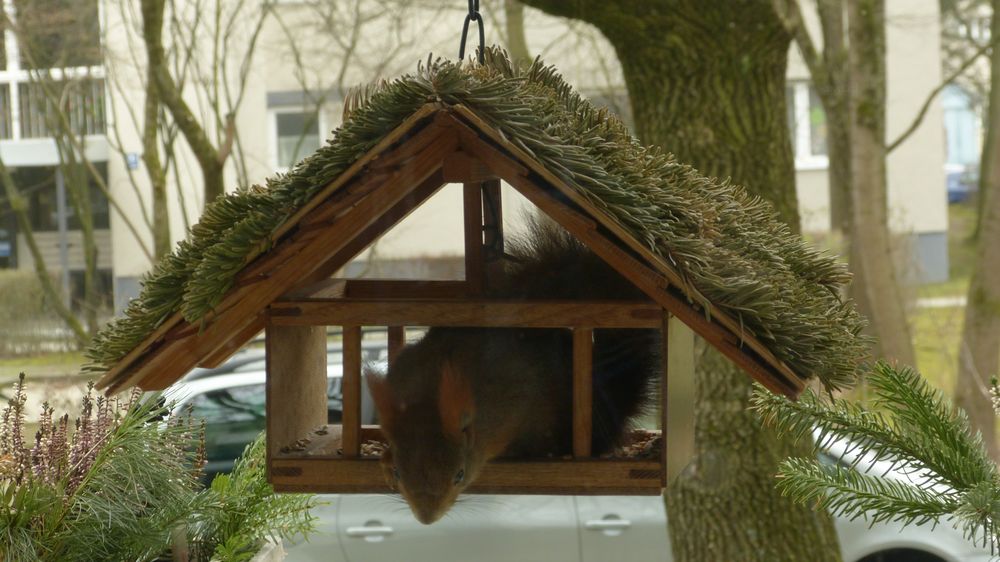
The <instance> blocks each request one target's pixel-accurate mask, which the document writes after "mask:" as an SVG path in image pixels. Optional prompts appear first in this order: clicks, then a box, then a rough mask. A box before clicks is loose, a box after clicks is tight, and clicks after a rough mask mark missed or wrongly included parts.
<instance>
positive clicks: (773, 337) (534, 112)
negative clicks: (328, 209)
mask: <svg viewBox="0 0 1000 562" xmlns="http://www.w3.org/2000/svg"><path fill="white" fill-rule="evenodd" d="M437 113H448V114H451V115H458V116H459V117H462V118H463V119H464V120H463V121H462V122H463V123H465V124H466V125H468V126H469V129H471V130H473V131H474V132H476V133H478V134H479V135H480V136H482V137H483V138H487V140H489V139H492V140H493V141H495V143H497V144H499V143H502V144H504V145H505V146H507V147H508V148H509V150H508V152H516V153H517V154H516V155H515V156H517V157H518V161H519V162H524V163H529V164H530V168H531V170H533V172H532V173H533V175H534V176H541V179H540V181H542V180H546V178H548V180H550V181H549V183H550V184H552V183H558V184H559V185H560V186H562V188H563V189H566V190H568V191H567V192H566V193H565V195H567V196H569V198H570V199H572V200H573V202H574V203H575V204H576V206H577V208H579V209H582V212H583V213H584V214H587V215H589V216H591V217H595V219H599V222H601V223H602V224H604V225H608V226H610V227H612V228H613V230H614V231H615V232H617V233H619V238H620V242H622V243H623V245H624V246H627V247H628V249H629V250H630V251H631V252H632V253H633V254H635V255H638V256H639V257H640V258H642V259H643V260H644V261H645V262H647V263H648V264H649V265H650V267H651V268H652V269H654V270H656V271H657V272H659V273H660V274H661V275H663V278H664V281H663V285H664V286H667V285H669V288H670V290H671V291H674V292H675V293H676V294H677V295H679V296H680V297H681V298H683V299H684V300H685V301H686V302H688V303H690V304H691V306H692V307H693V308H694V309H695V310H698V311H700V314H702V315H704V316H705V317H710V316H711V315H712V314H713V312H714V314H716V315H717V316H720V317H725V318H728V319H730V325H731V326H734V327H735V329H733V330H732V331H733V332H734V333H735V334H736V335H737V337H739V338H741V341H750V342H752V343H754V344H755V345H754V348H755V350H756V351H757V352H758V353H759V354H761V355H764V356H766V357H769V358H770V361H771V363H777V364H779V367H780V368H781V369H783V370H784V371H785V372H788V373H791V376H792V377H794V378H797V379H799V380H800V381H801V380H806V379H809V378H811V377H813V376H817V377H819V379H820V380H821V382H822V383H823V384H824V385H825V386H827V387H828V388H838V387H842V386H845V385H847V384H849V383H850V382H851V381H852V380H853V378H854V373H855V369H856V366H857V364H858V362H859V361H860V360H861V359H862V358H863V357H864V356H865V353H866V342H865V340H864V338H863V337H862V336H860V332H861V330H862V328H863V325H864V322H863V320H862V318H861V317H860V316H859V315H858V313H857V311H856V309H855V308H854V306H853V305H852V304H851V303H850V302H847V301H845V300H843V299H842V298H841V297H840V293H841V289H842V286H843V285H844V284H845V283H846V282H847V281H848V280H849V274H848V273H847V271H846V269H845V268H844V266H843V265H842V264H840V263H838V262H837V261H836V260H835V259H834V258H833V257H832V256H829V255H826V254H824V253H822V252H819V251H817V250H815V249H813V248H811V247H810V246H808V245H807V244H806V243H804V242H803V241H802V239H801V238H800V237H799V236H797V235H795V234H793V233H792V232H791V231H790V230H789V228H788V226H787V225H785V224H783V223H782V222H781V221H780V220H779V219H778V218H777V215H776V213H775V212H774V210H773V209H772V208H771V206H770V205H769V204H768V203H767V202H765V201H763V200H761V199H760V198H757V197H754V196H752V195H750V194H749V193H748V192H747V191H746V190H745V189H744V188H742V187H740V186H736V185H733V184H731V183H730V182H728V181H720V180H716V179H713V178H706V177H704V176H702V175H700V174H699V173H698V172H697V171H696V170H694V169H693V168H691V167H690V166H687V165H684V164H682V163H679V162H677V161H676V159H675V158H674V157H673V156H672V155H670V154H668V153H666V152H664V151H662V150H661V149H659V148H657V147H647V146H643V145H642V144H640V143H639V142H638V140H636V139H635V138H634V137H632V136H631V134H630V133H629V132H628V130H627V129H626V127H625V126H624V125H623V124H622V123H621V122H620V121H619V120H618V119H617V118H616V117H614V116H613V115H610V114H609V113H608V112H607V111H606V110H602V109H598V108H595V107H594V106H593V105H591V104H590V103H589V102H588V101H587V100H585V99H584V98H582V97H581V96H580V95H579V94H577V93H576V92H575V91H573V89H572V88H571V87H570V86H569V85H568V84H566V83H565V82H564V81H563V80H562V78H561V77H560V76H559V75H558V74H557V73H556V71H555V70H554V69H553V68H552V67H548V66H545V65H543V64H542V63H541V62H540V61H536V62H535V63H534V64H532V65H530V66H529V67H527V68H516V67H514V66H512V65H511V63H510V62H509V60H508V59H507V57H506V55H505V54H504V53H503V52H502V51H499V50H494V49H490V50H488V52H487V56H486V62H485V64H483V65H468V64H465V65H462V64H458V63H455V62H450V61H442V60H436V61H430V60H428V63H427V64H426V65H420V66H419V67H418V70H417V71H416V73H414V74H412V75H407V76H403V77H400V78H397V79H395V80H392V81H388V82H380V83H378V84H376V85H372V86H370V87H369V88H368V89H366V90H364V91H363V92H360V93H359V94H358V95H357V96H355V97H354V98H352V99H351V100H349V103H348V109H347V110H346V111H345V122H344V124H343V125H342V126H341V127H340V128H338V129H337V130H336V131H334V135H333V138H332V139H331V140H330V141H328V143H327V144H326V145H325V146H323V147H321V148H320V149H319V150H317V151H316V152H315V153H314V154H312V155H311V156H309V157H307V158H305V159H304V160H302V161H301V162H300V163H299V164H298V165H297V166H295V167H294V168H293V169H292V170H291V171H290V172H289V173H287V174H284V175H278V176H276V177H274V178H271V179H270V180H268V181H267V182H266V185H265V186H253V187H251V188H249V189H242V190H239V191H236V192H234V193H230V194H227V195H226V196H224V197H221V198H219V199H218V200H216V201H214V202H213V203H212V204H210V205H209V206H208V207H207V208H206V209H205V212H204V214H203V216H202V218H201V220H200V222H199V223H198V224H197V225H195V226H194V227H192V229H191V232H190V234H189V236H188V238H187V240H185V241H183V242H181V243H180V244H178V246H177V247H176V249H175V250H174V252H173V253H171V254H170V255H169V256H167V257H165V258H164V259H162V260H161V261H160V262H159V263H158V264H157V265H156V266H155V267H154V269H153V271H152V272H151V273H149V274H148V275H147V276H146V277H145V278H144V280H143V290H142V293H141V295H140V296H139V297H138V298H136V299H134V300H133V301H132V302H131V303H130V304H129V306H128V307H127V309H126V310H125V312H124V314H123V315H122V316H120V317H119V318H117V319H115V320H114V321H112V322H111V323H110V324H109V325H108V326H107V327H105V329H103V330H102V331H101V332H100V333H99V334H98V335H97V336H96V337H95V338H94V340H93V342H92V343H91V345H90V347H89V349H88V350H87V355H88V358H89V360H90V362H89V364H88V365H87V366H86V367H85V368H86V369H87V370H88V371H91V372H94V373H97V374H101V375H103V377H102V378H101V380H100V381H99V386H100V387H102V388H107V389H108V390H109V391H117V390H120V389H122V388H125V387H127V386H131V385H133V384H138V385H140V386H143V387H144V388H152V387H156V386H165V385H167V384H170V383H172V382H173V381H174V380H176V378H179V376H181V375H182V374H183V371H182V372H181V373H180V374H172V375H170V376H169V377H167V378H166V380H158V381H155V382H156V384H151V383H150V380H149V376H148V375H142V376H137V375H136V374H135V372H138V371H141V370H142V369H143V368H145V363H146V362H147V361H148V360H149V357H150V356H151V355H152V354H154V353H157V352H159V351H160V350H162V349H163V348H165V347H168V346H170V345H172V342H173V341H176V340H177V339H178V338H180V337H188V336H190V335H191V334H192V333H194V334H196V333H197V332H198V330H199V329H201V328H203V327H204V326H205V325H207V324H209V323H211V322H212V321H213V319H214V318H215V317H216V315H217V314H218V309H219V308H220V307H221V306H222V305H223V303H224V301H225V299H226V298H229V297H232V296H233V295H234V294H236V293H237V292H238V290H239V289H240V288H241V283H244V282H247V281H246V280H247V279H248V277H249V274H251V273H252V270H253V269H254V268H255V267H256V265H257V264H259V263H260V262H261V261H262V260H266V259H267V258H268V257H269V256H268V253H269V252H271V251H272V248H279V247H280V243H281V242H282V241H283V240H285V238H284V237H286V236H287V234H288V232H290V229H292V228H293V227H294V225H295V224H296V223H297V221H299V220H300V219H301V218H302V217H303V215H304V213H306V212H308V211H311V210H314V209H315V208H316V207H317V206H318V205H320V204H322V200H323V199H324V198H325V197H327V196H329V195H330V194H331V193H337V190H344V189H348V188H347V187H345V186H349V185H350V184H349V182H348V181H347V179H349V177H353V176H356V175H357V174H358V173H360V172H361V171H363V170H364V169H365V166H368V165H370V163H371V159H372V158H373V156H372V153H373V152H376V149H377V148H379V147H384V146H386V145H389V144H391V143H393V142H408V141H407V140H406V139H408V138H409V139H410V141H412V142H419V138H418V137H419V133H415V131H418V128H419V126H420V124H426V123H427V121H428V120H429V119H431V118H432V117H433V116H434V115H435V114H437ZM383 179H384V178H383ZM365 186H366V187H364V188H363V189H362V188H359V189H358V194H357V197H364V196H365V195H366V193H367V192H366V191H365V189H369V190H375V191H377V190H378V189H381V188H380V187H378V186H374V187H373V184H372V182H368V183H367V184H365ZM320 243H322V242H320ZM291 288H292V287H291V286H289V287H287V289H291ZM260 304H261V306H262V307H266V306H267V304H269V303H267V302H262V303H260ZM240 326H241V327H240V328H239V329H238V330H235V331H234V333H233V334H231V336H232V339H233V340H234V341H233V342H231V343H232V344H233V345H232V346H231V350H235V349H236V347H238V346H240V345H242V344H243V343H245V340H247V339H249V338H250V337H252V336H253V335H254V333H256V331H257V330H259V327H257V329H251V327H250V326H246V325H240ZM192 349H193V353H195V354H201V355H207V354H209V353H212V352H214V351H217V350H215V349H208V348H205V349H202V348H200V347H198V346H195V347H194V348H192ZM202 358H203V357H194V358H193V359H192V361H193V362H194V363H193V364H192V365H191V367H193V366H194V365H195V364H197V362H199V361H200V360H201V359H202ZM188 368H190V367H188ZM185 370H186V369H185ZM789 393H791V394H795V392H789Z"/></svg>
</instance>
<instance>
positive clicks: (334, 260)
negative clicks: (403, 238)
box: [292, 170, 444, 290]
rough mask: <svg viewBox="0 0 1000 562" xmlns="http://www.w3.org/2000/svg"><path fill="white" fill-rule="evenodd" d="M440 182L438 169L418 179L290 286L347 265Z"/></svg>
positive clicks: (439, 185)
mask: <svg viewBox="0 0 1000 562" xmlns="http://www.w3.org/2000/svg"><path fill="white" fill-rule="evenodd" d="M443 185H444V179H442V177H441V173H440V170H439V171H438V172H436V173H434V174H431V175H430V176H428V177H427V179H426V180H424V181H423V182H421V184H420V185H418V186H417V187H416V188H414V189H413V191H411V192H410V193H408V194H407V195H406V196H404V197H403V199H402V200H400V201H399V203H397V204H396V205H395V206H393V207H392V208H390V209H389V210H388V211H386V212H385V213H383V214H382V216H380V217H379V218H378V220H376V221H375V222H373V223H372V224H371V225H370V226H368V227H367V228H365V229H364V230H362V231H361V232H360V233H358V234H357V235H356V236H355V237H354V239H353V240H351V241H350V242H349V243H348V244H347V245H345V246H344V247H343V248H342V249H341V250H340V251H339V252H337V253H336V254H334V256H333V257H331V258H330V259H328V260H327V261H326V262H325V263H323V264H322V265H320V266H319V267H318V268H317V269H316V270H315V271H313V272H312V273H311V274H309V275H306V276H304V277H303V278H302V279H301V280H300V281H299V282H298V283H296V285H295V286H293V287H292V290H296V289H297V288H298V287H302V286H305V285H310V284H312V283H316V282H318V281H321V280H322V279H325V278H327V277H329V276H331V275H333V274H334V273H336V272H337V271H339V270H340V268H342V267H344V266H345V265H347V263H348V262H349V261H351V260H352V259H354V257H355V256H356V255H358V254H359V253H361V252H362V251H363V250H364V249H365V248H366V247H368V245H369V244H371V243H372V242H374V241H375V240H377V239H378V237H379V236H380V235H382V234H383V233H385V232H386V231H387V230H389V229H390V228H392V227H393V226H395V225H396V224H399V222H400V221H402V220H403V219H405V218H406V217H407V216H409V214H410V213H412V212H413V211H414V210H415V209H416V208H417V207H419V206H420V205H422V204H423V203H424V201H426V200H427V199H429V198H430V197H431V196H432V195H434V194H435V193H436V192H437V191H438V190H439V189H441V187H442V186H443Z"/></svg>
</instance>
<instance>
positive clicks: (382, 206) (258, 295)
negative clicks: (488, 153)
mask: <svg viewBox="0 0 1000 562" xmlns="http://www.w3.org/2000/svg"><path fill="white" fill-rule="evenodd" d="M436 138H437V141H436V142H434V143H432V144H430V145H428V146H425V147H423V150H422V151H421V152H419V153H418V157H417V158H416V159H414V160H412V161H411V162H410V163H408V164H407V165H405V166H403V167H402V168H399V169H398V170H397V171H396V172H395V173H394V174H393V175H392V176H390V178H388V179H387V180H386V182H385V185H384V187H383V188H382V189H379V190H376V191H374V192H372V193H370V194H369V196H368V197H366V198H364V199H362V200H361V201H360V202H359V203H358V204H357V205H355V206H353V207H351V210H350V211H349V212H348V213H347V214H345V215H344V216H343V218H342V219H341V220H339V221H336V222H335V223H333V224H332V225H331V226H330V228H329V229H328V231H326V232H325V233H324V235H323V236H322V237H321V240H322V242H320V239H317V243H314V244H311V245H307V246H305V247H303V248H302V249H301V250H300V251H298V253H296V254H295V256H294V258H292V259H291V260H288V262H287V263H286V264H285V266H284V267H282V268H281V269H280V270H277V271H275V272H274V274H273V275H272V276H271V277H269V278H268V279H267V280H265V281H263V282H260V283H256V284H253V285H250V286H247V287H241V288H238V289H236V290H233V291H231V292H230V293H229V294H228V295H227V296H226V297H225V298H224V299H223V302H222V303H220V307H219V308H220V309H222V310H223V312H222V313H220V314H212V315H211V317H210V318H207V319H206V320H205V321H204V322H203V323H202V324H203V325H204V328H203V329H202V330H201V332H199V333H198V335H197V336H196V337H192V338H190V339H189V340H188V341H187V342H185V343H184V345H179V344H176V343H175V344H173V345H171V346H170V347H169V348H166V349H164V350H163V352H161V353H165V354H167V355H171V356H174V357H173V359H171V360H169V361H167V362H166V363H165V364H163V365H159V366H160V367H162V368H161V370H160V371H158V372H155V373H153V372H152V371H151V370H149V369H147V368H146V367H143V368H139V369H135V370H132V371H131V372H130V373H129V374H128V376H127V378H125V379H121V378H119V379H115V380H114V382H113V383H110V384H108V385H107V386H109V387H111V388H113V389H117V388H123V387H128V386H132V385H133V384H137V383H141V382H142V381H143V379H144V378H145V377H146V375H151V377H150V379H149V381H148V384H143V385H142V386H143V387H144V388H155V387H156V386H160V385H161V384H169V383H171V382H173V381H174V380H177V379H178V378H180V376H182V375H183V374H184V373H185V372H187V371H188V370H189V369H191V368H192V367H193V366H194V365H195V364H196V363H197V362H198V361H199V358H200V357H203V356H207V355H210V354H212V353H214V352H215V351H216V349H218V348H219V347H222V346H223V345H224V343H225V341H226V339H228V338H229V337H231V336H232V335H235V334H239V333H243V331H244V329H246V328H247V325H248V324H250V323H251V322H253V318H254V317H255V315H256V313H257V312H259V311H260V310H263V309H264V308H265V307H266V306H267V305H268V304H270V302H271V301H273V300H275V299H276V298H277V297H278V296H280V295H281V294H282V293H283V292H285V291H286V290H287V289H288V287H290V286H292V285H294V284H295V283H296V282H298V281H300V280H301V279H302V278H303V277H306V276H308V275H309V274H310V273H312V272H313V271H314V270H315V269H317V268H318V267H320V266H321V265H322V264H324V263H326V261H327V260H328V259H329V258H330V257H332V256H333V255H334V254H336V253H337V252H338V251H340V250H341V249H342V248H344V247H345V246H347V245H349V244H350V242H351V241H352V240H354V239H355V238H356V237H357V236H358V235H359V233H363V232H365V231H366V229H367V227H369V226H371V225H372V224H373V223H375V222H377V220H378V218H379V217H381V216H382V215H383V214H384V213H385V211H386V210H388V209H391V208H392V207H393V206H395V205H396V204H397V203H398V202H399V201H400V200H402V199H404V198H405V197H406V195H407V194H409V193H410V192H411V191H413V190H414V189H415V188H417V187H419V186H420V185H421V184H422V183H423V182H424V181H425V180H427V179H428V178H430V177H432V176H434V175H435V173H437V172H438V171H439V170H440V167H441V161H442V160H443V158H444V157H445V156H446V155H447V154H450V153H451V152H454V151H455V150H456V149H457V147H458V143H457V140H456V139H455V137H454V135H441V136H438V137H436ZM312 207H313V209H315V208H316V205H313V206H312ZM303 216H304V215H303ZM301 218H302V217H299V219H298V220H301ZM286 224H287V223H286ZM290 228H291V226H289V227H288V229H286V231H287V230H290ZM287 243H288V244H294V236H293V237H292V239H291V240H289V241H287ZM271 251H272V252H275V253H278V252H280V251H281V248H280V245H279V246H278V247H275V248H274V249H272V250H271ZM232 303H238V304H237V305H236V306H232V307H230V305H231V304H232ZM157 363H159V362H157ZM109 382H110V381H109Z"/></svg>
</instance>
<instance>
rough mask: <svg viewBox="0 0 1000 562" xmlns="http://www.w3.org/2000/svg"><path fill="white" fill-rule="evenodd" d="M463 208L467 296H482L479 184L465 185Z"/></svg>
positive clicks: (483, 267)
mask: <svg viewBox="0 0 1000 562" xmlns="http://www.w3.org/2000/svg"><path fill="white" fill-rule="evenodd" d="M462 195H463V199H464V202H465V203H464V207H465V283H466V284H467V285H468V287H469V294H471V295H482V294H483V292H484V290H485V288H486V286H485V285H486V277H485V273H486V268H485V259H484V256H483V192H482V188H481V187H480V184H479V182H473V183H466V184H464V189H463V192H462Z"/></svg>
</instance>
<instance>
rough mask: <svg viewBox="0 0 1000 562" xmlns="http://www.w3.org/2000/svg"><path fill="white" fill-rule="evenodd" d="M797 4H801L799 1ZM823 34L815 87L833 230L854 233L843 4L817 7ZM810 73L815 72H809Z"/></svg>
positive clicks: (830, 0) (832, 1) (825, 1)
mask: <svg viewBox="0 0 1000 562" xmlns="http://www.w3.org/2000/svg"><path fill="white" fill-rule="evenodd" d="M796 1H798V0H796ZM816 11H817V12H818V14H819V20H820V27H821V28H822V34H823V63H822V69H821V70H822V73H824V74H825V76H823V77H822V79H820V78H817V77H815V76H814V77H813V84H814V86H815V88H816V90H817V92H818V94H819V97H820V100H821V101H822V103H823V110H824V111H825V112H826V145H827V159H828V172H827V176H828V178H829V183H830V228H831V229H832V230H839V231H840V232H841V233H842V234H844V235H845V236H846V235H849V234H850V232H851V213H852V209H853V205H852V204H851V129H850V122H851V113H850V99H849V94H848V92H849V90H850V84H849V82H848V80H849V75H848V66H847V64H848V52H847V41H846V39H847V38H846V37H845V34H846V32H847V30H846V27H845V25H844V0H819V1H818V2H817V3H816ZM810 71H811V72H813V71H814V70H813V69H812V68H810Z"/></svg>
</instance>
